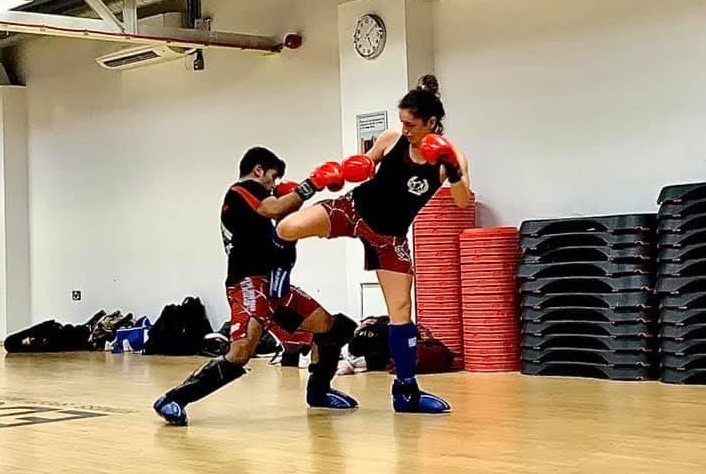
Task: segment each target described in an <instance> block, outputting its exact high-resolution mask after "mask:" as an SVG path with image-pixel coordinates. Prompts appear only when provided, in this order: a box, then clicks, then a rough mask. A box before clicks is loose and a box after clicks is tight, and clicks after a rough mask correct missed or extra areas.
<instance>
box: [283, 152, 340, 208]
mask: <svg viewBox="0 0 706 474" xmlns="http://www.w3.org/2000/svg"><path fill="white" fill-rule="evenodd" d="M343 184H344V181H343V174H342V172H341V165H340V163H337V162H335V161H326V162H324V163H322V164H320V165H319V166H317V167H316V168H314V171H312V172H311V174H310V175H309V177H308V178H307V179H305V180H304V181H302V182H301V183H299V184H298V185H297V188H296V190H295V191H296V193H297V194H299V196H300V197H301V198H302V199H303V200H305V201H306V200H307V199H309V198H311V197H312V196H313V195H314V194H316V192H317V191H321V190H322V189H324V188H328V189H329V190H330V191H334V192H335V191H340V190H341V188H343Z"/></svg>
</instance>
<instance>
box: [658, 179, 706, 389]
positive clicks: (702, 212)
mask: <svg viewBox="0 0 706 474" xmlns="http://www.w3.org/2000/svg"><path fill="white" fill-rule="evenodd" d="M658 204H660V208H659V213H658V224H657V247H658V257H657V258H658V263H659V264H658V270H657V272H658V274H657V292H658V295H659V296H660V309H659V335H660V366H661V367H660V368H661V370H660V379H661V380H662V381H663V382H667V383H694V384H704V383H706V183H693V184H683V185H673V186H666V187H664V188H662V190H661V192H660V195H659V198H658Z"/></svg>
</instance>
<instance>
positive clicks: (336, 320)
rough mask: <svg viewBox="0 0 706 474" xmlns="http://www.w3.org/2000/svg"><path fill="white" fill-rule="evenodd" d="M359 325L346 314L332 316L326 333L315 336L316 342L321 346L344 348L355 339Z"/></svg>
mask: <svg viewBox="0 0 706 474" xmlns="http://www.w3.org/2000/svg"><path fill="white" fill-rule="evenodd" d="M357 327H358V324H357V323H356V322H355V321H353V320H352V319H350V318H349V317H347V316H346V315H344V314H341V313H339V314H335V315H333V316H332V319H331V323H330V326H329V328H328V330H327V331H326V332H322V333H319V334H314V342H316V344H317V345H319V346H333V347H343V346H345V345H346V344H348V341H350V340H351V338H352V337H353V333H354V331H355V330H356V328H357Z"/></svg>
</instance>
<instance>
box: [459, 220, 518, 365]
mask: <svg viewBox="0 0 706 474" xmlns="http://www.w3.org/2000/svg"><path fill="white" fill-rule="evenodd" d="M460 249H461V294H462V309H463V311H462V322H463V346H464V368H465V369H466V370H468V371H470V372H508V371H516V370H519V369H520V323H519V318H520V316H519V302H518V298H519V294H518V289H517V282H516V275H517V265H518V264H519V261H520V236H519V231H518V230H517V229H516V228H514V227H491V228H484V229H468V230H466V231H464V232H463V233H462V234H461V236H460Z"/></svg>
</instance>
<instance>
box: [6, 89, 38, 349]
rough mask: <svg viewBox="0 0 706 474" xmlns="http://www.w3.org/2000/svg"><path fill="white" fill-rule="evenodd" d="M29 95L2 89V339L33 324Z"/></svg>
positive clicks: (16, 90)
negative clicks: (28, 143) (28, 157)
mask: <svg viewBox="0 0 706 474" xmlns="http://www.w3.org/2000/svg"><path fill="white" fill-rule="evenodd" d="M25 92H26V91H25V88H24V87H21V86H0V188H1V189H2V192H0V340H2V339H4V338H5V335H6V334H8V333H12V332H15V331H17V330H19V329H22V328H23V327H25V326H27V325H28V324H29V322H30V321H31V318H30V275H29V222H28V217H29V191H28V180H27V173H28V169H27V168H28V167H27V107H26V94H25Z"/></svg>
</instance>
